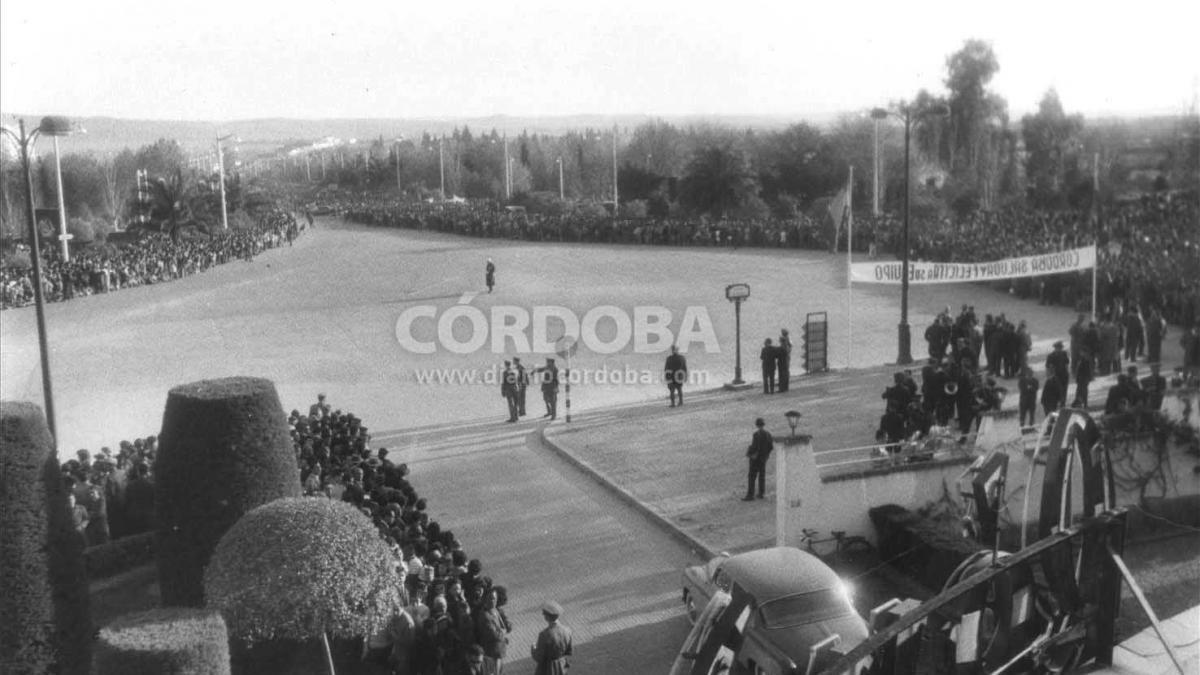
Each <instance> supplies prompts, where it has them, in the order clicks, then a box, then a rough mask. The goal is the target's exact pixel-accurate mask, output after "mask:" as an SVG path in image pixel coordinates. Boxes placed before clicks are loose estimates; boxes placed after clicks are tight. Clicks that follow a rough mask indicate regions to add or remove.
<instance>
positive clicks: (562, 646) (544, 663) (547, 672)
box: [529, 600, 571, 675]
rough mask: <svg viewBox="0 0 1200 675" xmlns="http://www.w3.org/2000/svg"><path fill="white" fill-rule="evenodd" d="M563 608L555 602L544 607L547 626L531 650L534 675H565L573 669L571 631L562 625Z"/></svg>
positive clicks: (550, 602)
mask: <svg viewBox="0 0 1200 675" xmlns="http://www.w3.org/2000/svg"><path fill="white" fill-rule="evenodd" d="M560 616H562V606H560V605H559V604H558V603H557V602H554V601H553V600H551V601H549V602H546V603H545V604H543V605H542V618H543V619H545V620H546V624H547V626H546V627H545V628H543V629H542V632H540V633H538V637H537V643H536V644H534V645H533V646H532V647H530V649H529V654H530V656H532V657H533V663H534V666H535V670H534V671H533V672H534V675H565V674H566V672H567V669H568V668H570V667H571V664H570V662H569V661H568V660H567V657H568V656H571V629H570V628H567V627H566V626H564V625H562V624H560V623H559V622H558V617H560Z"/></svg>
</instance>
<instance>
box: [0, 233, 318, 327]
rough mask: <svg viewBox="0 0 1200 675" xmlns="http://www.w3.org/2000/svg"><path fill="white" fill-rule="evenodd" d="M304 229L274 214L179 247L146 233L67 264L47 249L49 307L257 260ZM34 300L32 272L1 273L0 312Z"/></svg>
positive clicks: (83, 250)
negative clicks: (235, 263)
mask: <svg viewBox="0 0 1200 675" xmlns="http://www.w3.org/2000/svg"><path fill="white" fill-rule="evenodd" d="M302 229H303V225H302V224H301V223H299V222H297V220H296V218H295V217H293V216H292V214H291V213H288V212H286V211H282V210H279V209H275V210H272V211H270V212H269V213H267V214H265V215H264V216H263V217H261V218H260V219H259V222H258V223H256V224H255V225H254V226H253V227H249V228H244V229H232V230H229V231H219V232H216V233H214V234H213V235H212V236H206V237H202V238H195V239H181V240H178V241H177V240H174V239H172V238H171V237H169V236H167V235H165V234H159V233H147V234H145V235H143V236H142V237H140V238H139V239H138V240H137V241H135V242H133V243H130V244H128V245H125V246H120V247H117V246H103V247H80V248H78V249H74V250H73V251H72V253H71V260H70V261H69V262H64V261H63V260H62V258H61V256H60V253H59V251H58V249H57V248H56V247H54V246H43V247H42V249H41V252H42V292H43V296H44V297H45V299H46V301H47V302H59V301H62V300H70V299H72V298H76V297H82V296H87V295H93V294H96V293H109V292H112V291H117V290H120V289H122V288H132V287H134V286H141V285H145V284H155V283H161V282H164V281H171V280H173V279H178V278H180V277H183V276H187V275H189V274H196V273H198V272H204V271H206V270H208V269H209V268H210V267H212V266H214V265H221V264H224V263H227V262H230V261H233V260H247V261H249V260H253V259H254V256H256V255H258V254H259V253H262V252H263V251H265V250H267V249H271V248H276V247H278V246H282V245H283V244H284V243H287V244H289V245H290V244H292V243H293V242H294V241H295V239H296V237H298V236H299V235H300V231H301V230H302ZM33 300H34V293H33V270H32V269H31V268H30V267H27V266H22V267H18V266H15V265H12V266H10V265H6V266H4V267H0V307H2V308H3V309H8V308H10V307H22V306H25V305H29V304H32V303H33Z"/></svg>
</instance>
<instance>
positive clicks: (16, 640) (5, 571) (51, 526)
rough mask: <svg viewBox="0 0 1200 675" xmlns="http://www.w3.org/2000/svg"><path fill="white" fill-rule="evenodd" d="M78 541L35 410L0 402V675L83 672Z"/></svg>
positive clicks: (83, 587)
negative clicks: (5, 674) (4, 674)
mask: <svg viewBox="0 0 1200 675" xmlns="http://www.w3.org/2000/svg"><path fill="white" fill-rule="evenodd" d="M91 631H92V629H91V614H90V613H89V608H88V586H87V574H86V572H85V569H84V564H83V538H82V537H81V536H79V534H78V533H77V532H76V531H75V529H74V527H72V524H71V515H70V513H69V511H68V510H67V491H66V486H65V485H64V484H63V479H62V474H61V473H60V472H59V467H58V459H57V456H56V455H55V452H54V445H53V441H52V440H51V438H50V431H49V429H47V427H46V420H45V417H44V416H43V415H42V410H41V408H39V407H37V406H36V405H33V404H32V403H16V402H10V401H5V402H2V403H0V673H48V672H58V673H86V672H87V669H88V666H89V663H90V660H91Z"/></svg>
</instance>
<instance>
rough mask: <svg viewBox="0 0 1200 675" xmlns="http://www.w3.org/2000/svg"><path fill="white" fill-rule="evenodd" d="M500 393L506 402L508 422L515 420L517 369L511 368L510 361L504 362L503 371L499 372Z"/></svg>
mask: <svg viewBox="0 0 1200 675" xmlns="http://www.w3.org/2000/svg"><path fill="white" fill-rule="evenodd" d="M500 395H501V396H503V397H504V402H505V403H506V404H508V420H507V421H508V422H516V421H517V371H515V370H513V367H512V362H511V361H505V362H504V372H503V373H501V374H500Z"/></svg>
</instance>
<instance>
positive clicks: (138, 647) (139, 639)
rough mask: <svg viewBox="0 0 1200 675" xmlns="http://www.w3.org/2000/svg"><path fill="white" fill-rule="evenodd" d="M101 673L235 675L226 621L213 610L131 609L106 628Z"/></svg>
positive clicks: (99, 654) (100, 645)
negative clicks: (230, 665)
mask: <svg viewBox="0 0 1200 675" xmlns="http://www.w3.org/2000/svg"><path fill="white" fill-rule="evenodd" d="M94 672H95V673H96V675H229V639H228V637H227V632H226V628H225V622H224V621H223V620H222V619H221V615H220V613H218V612H216V611H213V610H203V609H192V608H186V607H171V608H166V609H153V610H150V611H148V612H139V613H137V614H128V615H126V616H122V617H120V618H117V619H115V620H114V621H113V622H112V623H110V624H108V625H107V626H105V627H104V628H101V629H100V633H99V637H98V639H97V641H96V664H95V670H94Z"/></svg>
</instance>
